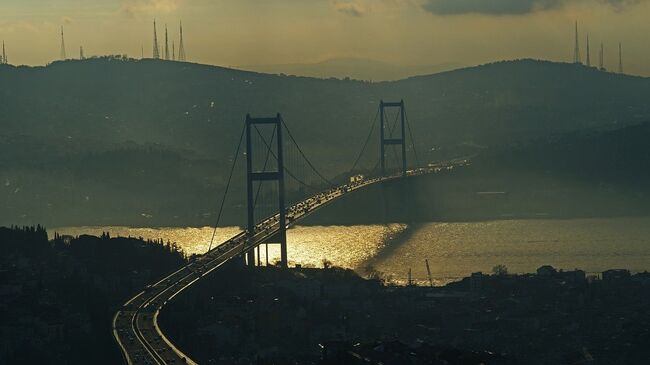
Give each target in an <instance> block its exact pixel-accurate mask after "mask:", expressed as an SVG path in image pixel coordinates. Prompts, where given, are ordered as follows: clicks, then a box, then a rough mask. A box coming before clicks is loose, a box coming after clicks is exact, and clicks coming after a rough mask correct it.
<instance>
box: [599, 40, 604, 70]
mask: <svg viewBox="0 0 650 365" xmlns="http://www.w3.org/2000/svg"><path fill="white" fill-rule="evenodd" d="M598 66H600V70H601V71H605V47H604V46H603V42H600V60H599V63H598Z"/></svg>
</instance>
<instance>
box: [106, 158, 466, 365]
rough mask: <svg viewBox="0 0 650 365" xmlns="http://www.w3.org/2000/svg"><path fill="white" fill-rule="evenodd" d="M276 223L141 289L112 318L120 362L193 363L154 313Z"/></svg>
mask: <svg viewBox="0 0 650 365" xmlns="http://www.w3.org/2000/svg"><path fill="white" fill-rule="evenodd" d="M466 162H467V160H464V159H460V160H454V161H450V162H447V163H442V164H437V165H430V166H429V167H426V168H419V169H415V170H409V171H408V172H407V176H409V177H411V176H418V175H424V174H431V173H436V172H439V171H441V170H443V169H451V168H453V167H454V166H460V165H464V164H465V163H466ZM400 177H401V174H397V175H391V176H384V177H378V178H372V179H367V180H362V181H359V182H356V183H350V184H345V185H342V186H339V187H337V188H334V189H330V190H327V191H325V192H322V193H320V194H317V195H314V196H312V197H310V198H307V199H305V200H303V201H301V202H299V203H296V204H294V205H292V206H290V207H289V208H288V209H287V225H288V226H291V225H294V224H296V223H297V222H298V221H300V220H301V219H303V218H305V217H306V216H308V215H309V214H311V213H312V212H314V211H316V210H318V209H320V208H322V207H324V206H326V205H327V204H329V203H331V202H332V201H334V200H336V199H338V198H340V197H342V196H344V195H347V194H350V193H352V192H354V191H357V190H359V189H362V188H365V187H367V186H370V185H373V184H377V183H380V182H385V181H389V180H395V179H398V178H400ZM278 220H279V214H275V215H273V216H271V217H269V218H267V219H265V220H264V221H262V222H260V223H258V224H257V225H256V226H255V233H254V236H253V239H252V241H250V242H248V239H247V237H246V232H241V233H239V234H238V235H236V236H234V237H232V238H231V239H229V240H228V241H226V242H224V243H222V244H221V245H219V246H217V247H215V248H214V249H212V250H211V251H209V252H208V253H206V254H204V255H203V256H201V257H199V258H198V259H196V260H194V261H193V262H191V263H189V264H187V265H186V266H183V267H182V268H180V269H179V270H177V271H175V272H173V273H171V274H169V275H168V276H166V277H164V278H163V279H161V280H160V281H158V282H157V283H154V284H152V285H149V286H147V288H145V290H143V291H142V292H140V293H138V294H137V295H136V296H135V297H133V298H131V299H130V300H129V301H128V302H126V303H125V304H124V305H123V306H122V308H121V309H120V310H119V311H118V312H117V313H116V314H115V317H114V318H113V336H114V337H115V340H116V341H117V343H118V345H119V346H120V348H121V350H122V354H123V355H124V360H125V363H126V364H129V365H132V364H185V363H187V364H195V362H194V361H192V360H191V359H190V358H189V357H188V356H187V355H185V354H184V353H183V352H182V351H180V350H179V349H177V348H176V347H175V346H174V345H173V344H172V342H171V341H170V340H169V339H168V338H167V337H165V335H164V334H163V333H162V331H161V330H160V328H159V327H158V323H157V318H158V314H159V313H160V310H161V309H162V307H163V306H164V305H165V304H166V303H167V302H169V301H170V300H172V299H173V298H174V297H175V296H176V295H178V294H179V293H181V292H182V291H183V290H185V289H186V288H188V287H189V286H191V285H192V284H194V283H195V282H196V281H198V280H199V279H201V278H202V277H204V276H206V275H208V274H210V273H211V272H213V271H215V270H217V269H218V268H220V267H221V266H223V265H224V264H225V263H227V262H228V261H230V260H232V259H234V258H237V257H241V256H242V254H243V253H245V252H247V251H249V250H252V249H253V248H255V247H257V246H258V245H260V244H262V243H264V242H266V241H267V240H268V239H269V238H271V237H273V236H274V235H275V234H276V233H277V232H278V230H279V225H278Z"/></svg>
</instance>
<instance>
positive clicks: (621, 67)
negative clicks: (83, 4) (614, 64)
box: [618, 43, 623, 73]
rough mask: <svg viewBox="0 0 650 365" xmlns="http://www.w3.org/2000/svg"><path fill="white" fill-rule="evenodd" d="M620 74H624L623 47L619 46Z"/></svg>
mask: <svg viewBox="0 0 650 365" xmlns="http://www.w3.org/2000/svg"><path fill="white" fill-rule="evenodd" d="M618 72H619V73H623V46H622V45H621V43H619V44H618Z"/></svg>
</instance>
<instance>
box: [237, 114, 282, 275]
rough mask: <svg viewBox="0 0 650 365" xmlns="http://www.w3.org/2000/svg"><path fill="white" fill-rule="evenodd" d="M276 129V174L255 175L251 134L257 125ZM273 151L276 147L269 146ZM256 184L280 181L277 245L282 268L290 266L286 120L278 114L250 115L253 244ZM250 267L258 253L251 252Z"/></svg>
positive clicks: (248, 183) (249, 227)
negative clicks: (286, 180) (284, 127)
mask: <svg viewBox="0 0 650 365" xmlns="http://www.w3.org/2000/svg"><path fill="white" fill-rule="evenodd" d="M258 124H259V125H274V126H275V128H276V133H277V137H276V148H277V151H276V153H275V157H276V158H277V170H276V171H271V172H268V171H261V172H260V171H253V153H254V152H253V144H252V139H251V132H252V129H253V128H256V126H257V125H258ZM269 148H273V146H272V145H271V146H269ZM255 181H259V182H260V183H261V182H264V181H277V183H278V210H279V221H278V227H279V228H278V233H277V235H274V237H277V243H279V244H280V265H281V266H282V267H283V268H286V267H287V266H288V264H287V222H286V210H285V189H284V157H283V153H282V116H281V115H280V114H279V113H278V114H277V115H276V116H275V117H270V118H252V117H251V116H250V114H249V115H246V191H247V197H248V199H247V201H248V224H247V234H248V242H253V240H254V239H255V233H256V232H255V196H254V193H253V183H254V182H255ZM246 257H247V261H248V265H249V266H255V250H254V249H253V248H251V249H250V250H249V251H248V252H247V253H246Z"/></svg>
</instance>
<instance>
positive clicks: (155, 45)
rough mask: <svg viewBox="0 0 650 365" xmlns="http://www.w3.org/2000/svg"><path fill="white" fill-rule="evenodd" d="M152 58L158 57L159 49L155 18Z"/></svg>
mask: <svg viewBox="0 0 650 365" xmlns="http://www.w3.org/2000/svg"><path fill="white" fill-rule="evenodd" d="M152 58H153V59H155V60H157V59H160V50H159V49H158V34H157V33H156V19H154V20H153V55H152Z"/></svg>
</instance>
